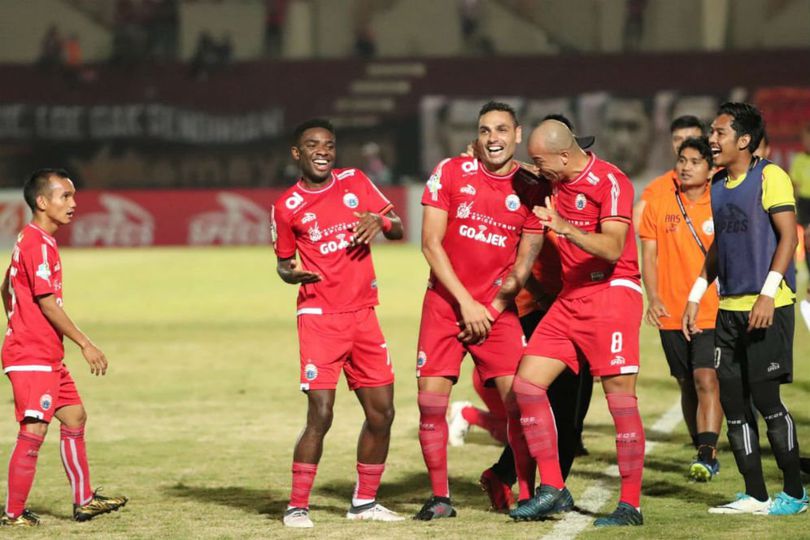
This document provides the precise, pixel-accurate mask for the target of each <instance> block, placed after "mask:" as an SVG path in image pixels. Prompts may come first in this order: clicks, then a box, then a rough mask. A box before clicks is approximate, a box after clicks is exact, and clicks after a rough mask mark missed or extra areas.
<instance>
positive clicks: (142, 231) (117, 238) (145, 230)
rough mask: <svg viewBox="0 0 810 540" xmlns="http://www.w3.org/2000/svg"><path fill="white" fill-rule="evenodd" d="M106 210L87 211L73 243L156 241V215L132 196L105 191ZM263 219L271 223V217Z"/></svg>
mask: <svg viewBox="0 0 810 540" xmlns="http://www.w3.org/2000/svg"><path fill="white" fill-rule="evenodd" d="M98 202H99V204H100V205H101V206H102V208H103V209H104V210H102V211H101V212H93V213H90V214H86V215H84V216H82V217H80V218H78V219H76V222H75V223H74V224H73V230H72V231H71V236H70V243H71V245H73V246H149V245H152V244H153V243H154V238H155V218H154V217H152V214H150V213H149V212H147V211H146V210H145V209H144V208H143V207H141V206H140V205H138V204H137V203H135V202H133V201H132V200H130V199H127V198H125V197H121V196H119V195H112V194H110V193H102V194H101V195H99V197H98ZM263 223H267V217H266V214H265V218H264V221H263Z"/></svg>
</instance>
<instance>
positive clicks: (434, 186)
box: [427, 169, 442, 201]
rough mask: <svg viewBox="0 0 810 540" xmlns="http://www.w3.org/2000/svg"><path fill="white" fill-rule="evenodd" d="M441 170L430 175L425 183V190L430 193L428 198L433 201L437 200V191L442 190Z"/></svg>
mask: <svg viewBox="0 0 810 540" xmlns="http://www.w3.org/2000/svg"><path fill="white" fill-rule="evenodd" d="M440 171H441V169H439V170H437V171H436V172H435V173H433V174H431V175H430V178H429V179H428V181H427V188H428V191H430V196H431V198H432V199H433V200H434V201H438V200H439V190H440V189H442V173H441V172H440Z"/></svg>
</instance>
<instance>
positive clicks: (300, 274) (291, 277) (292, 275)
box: [286, 260, 322, 284]
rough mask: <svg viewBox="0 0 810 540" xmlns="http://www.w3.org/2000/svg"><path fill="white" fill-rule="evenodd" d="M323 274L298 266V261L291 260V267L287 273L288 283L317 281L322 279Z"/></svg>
mask: <svg viewBox="0 0 810 540" xmlns="http://www.w3.org/2000/svg"><path fill="white" fill-rule="evenodd" d="M321 279H322V278H321V275H320V274H318V273H315V272H309V271H307V270H301V269H300V268H298V261H295V260H292V261H290V269H289V272H288V273H287V280H286V281H287V283H293V284H295V283H304V284H306V283H317V282H319V281H320V280H321Z"/></svg>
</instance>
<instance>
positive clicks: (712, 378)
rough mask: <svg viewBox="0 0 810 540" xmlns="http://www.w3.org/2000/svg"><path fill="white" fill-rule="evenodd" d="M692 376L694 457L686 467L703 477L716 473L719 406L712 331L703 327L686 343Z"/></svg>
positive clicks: (719, 419) (706, 477)
mask: <svg viewBox="0 0 810 540" xmlns="http://www.w3.org/2000/svg"><path fill="white" fill-rule="evenodd" d="M689 359H690V363H691V367H692V379H693V380H694V384H695V391H696V393H697V396H698V410H697V450H698V451H697V458H696V459H695V461H694V462H693V463H692V465H691V466H690V468H689V476H691V477H692V478H693V479H695V480H697V481H703V482H705V481H707V480H711V478H712V477H713V476H714V475H715V474H717V471H718V470H719V465H718V462H717V440H718V438H719V437H720V423H721V422H722V421H723V409H722V406H721V405H720V385H719V382H718V381H717V369H716V368H715V365H714V332H713V331H709V330H706V331H704V332H703V333H701V334H696V335H694V336H692V341H691V343H690V347H689Z"/></svg>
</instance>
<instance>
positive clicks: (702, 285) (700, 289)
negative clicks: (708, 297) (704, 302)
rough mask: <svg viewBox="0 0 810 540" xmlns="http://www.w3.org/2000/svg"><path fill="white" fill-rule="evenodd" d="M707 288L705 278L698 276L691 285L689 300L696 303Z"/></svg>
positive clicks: (707, 283)
mask: <svg viewBox="0 0 810 540" xmlns="http://www.w3.org/2000/svg"><path fill="white" fill-rule="evenodd" d="M708 288H709V282H708V281H706V278H704V277H699V278H697V279H696V280H695V284H694V285H692V290H691V291H689V302H694V303H696V304H699V303H700V299H701V298H703V295H704V294H706V289H708Z"/></svg>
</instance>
